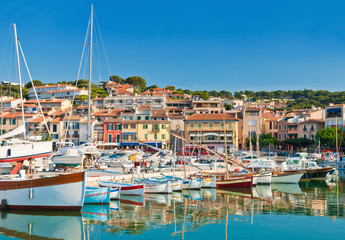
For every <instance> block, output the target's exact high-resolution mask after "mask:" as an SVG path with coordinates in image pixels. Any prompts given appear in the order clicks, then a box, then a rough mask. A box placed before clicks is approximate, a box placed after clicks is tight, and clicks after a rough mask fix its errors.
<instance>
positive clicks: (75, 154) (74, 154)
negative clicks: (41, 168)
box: [51, 147, 85, 167]
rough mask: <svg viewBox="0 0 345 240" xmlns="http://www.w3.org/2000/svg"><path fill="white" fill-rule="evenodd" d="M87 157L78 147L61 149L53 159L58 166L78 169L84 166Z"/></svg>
mask: <svg viewBox="0 0 345 240" xmlns="http://www.w3.org/2000/svg"><path fill="white" fill-rule="evenodd" d="M84 158H85V155H84V154H83V153H82V152H81V151H80V150H78V149H77V148H76V147H65V148H61V149H60V150H59V151H58V152H57V153H56V154H54V155H53V156H52V158H51V160H52V162H53V163H54V164H55V165H57V166H69V167H76V166H79V165H81V164H82V161H83V160H84Z"/></svg>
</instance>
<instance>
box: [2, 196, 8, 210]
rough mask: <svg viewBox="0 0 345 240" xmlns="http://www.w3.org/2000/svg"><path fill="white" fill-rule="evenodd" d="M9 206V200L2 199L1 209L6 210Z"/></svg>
mask: <svg viewBox="0 0 345 240" xmlns="http://www.w3.org/2000/svg"><path fill="white" fill-rule="evenodd" d="M6 208H7V200H6V199H2V200H1V210H5V209H6Z"/></svg>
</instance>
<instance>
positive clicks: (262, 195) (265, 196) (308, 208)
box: [0, 181, 345, 240]
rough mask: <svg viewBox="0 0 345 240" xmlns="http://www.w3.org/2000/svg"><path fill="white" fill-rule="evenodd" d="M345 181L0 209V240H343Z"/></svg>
mask: <svg viewBox="0 0 345 240" xmlns="http://www.w3.org/2000/svg"><path fill="white" fill-rule="evenodd" d="M344 184H345V183H344V182H343V181H341V182H338V183H331V184H327V183H326V182H312V183H303V184H300V185H289V184H285V185H283V184H275V185H272V186H258V187H256V188H253V189H252V190H249V189H229V190H226V191H225V190H222V191H220V190H217V191H216V190H213V189H205V190H204V189H203V190H201V191H183V192H182V193H174V194H173V195H146V196H145V197H126V198H123V199H121V200H120V201H113V202H112V204H111V205H110V206H98V205H87V206H85V207H84V208H83V210H82V213H81V214H80V213H64V212H30V213H28V212H2V213H1V221H0V239H136V240H140V239H241V240H242V239H249V238H256V239H289V240H291V239H292V240H295V239H344V238H345V217H344V216H345V215H344V213H345V210H344V196H345V188H344Z"/></svg>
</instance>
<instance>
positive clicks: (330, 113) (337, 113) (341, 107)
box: [325, 104, 345, 128]
mask: <svg viewBox="0 0 345 240" xmlns="http://www.w3.org/2000/svg"><path fill="white" fill-rule="evenodd" d="M344 111H345V104H336V105H330V106H327V107H325V112H326V113H325V127H326V128H327V127H335V126H338V127H342V126H344V125H345V114H344Z"/></svg>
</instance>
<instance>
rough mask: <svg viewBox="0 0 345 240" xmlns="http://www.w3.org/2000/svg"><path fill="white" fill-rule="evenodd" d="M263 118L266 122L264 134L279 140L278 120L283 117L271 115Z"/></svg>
mask: <svg viewBox="0 0 345 240" xmlns="http://www.w3.org/2000/svg"><path fill="white" fill-rule="evenodd" d="M262 118H263V122H264V129H263V132H264V134H269V135H270V136H271V137H274V138H276V139H278V120H279V119H281V117H276V116H275V115H271V114H263V115H262Z"/></svg>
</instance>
